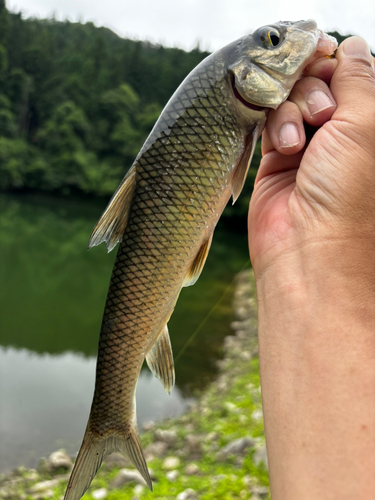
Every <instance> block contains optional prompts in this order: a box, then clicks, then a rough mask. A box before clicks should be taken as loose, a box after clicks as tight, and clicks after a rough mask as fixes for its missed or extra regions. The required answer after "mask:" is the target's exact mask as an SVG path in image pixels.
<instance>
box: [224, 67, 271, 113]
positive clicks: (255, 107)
mask: <svg viewBox="0 0 375 500" xmlns="http://www.w3.org/2000/svg"><path fill="white" fill-rule="evenodd" d="M231 83H232V89H233V94H234V96H235V97H236V99H238V100H239V101H240V102H241V103H242V104H243V105H244V106H246V107H247V108H248V109H251V110H252V111H258V112H260V111H265V110H266V109H268V108H266V107H265V106H258V105H257V104H252V103H251V102H249V101H246V99H244V98H243V97H242V95H241V94H240V93H239V92H238V90H237V89H236V82H235V78H234V74H233V73H232V74H231Z"/></svg>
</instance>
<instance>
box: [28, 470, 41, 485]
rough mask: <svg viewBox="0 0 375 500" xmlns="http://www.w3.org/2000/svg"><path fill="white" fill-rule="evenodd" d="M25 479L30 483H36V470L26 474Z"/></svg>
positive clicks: (37, 475) (37, 476) (37, 477)
mask: <svg viewBox="0 0 375 500" xmlns="http://www.w3.org/2000/svg"><path fill="white" fill-rule="evenodd" d="M26 479H27V480H28V481H30V482H34V481H37V480H38V479H39V474H38V472H37V471H36V469H30V470H29V471H28V473H27V474H26Z"/></svg>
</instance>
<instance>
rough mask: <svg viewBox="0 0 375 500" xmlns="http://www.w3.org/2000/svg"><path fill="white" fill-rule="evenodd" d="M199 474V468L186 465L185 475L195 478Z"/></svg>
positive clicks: (194, 465) (193, 465) (195, 465)
mask: <svg viewBox="0 0 375 500" xmlns="http://www.w3.org/2000/svg"><path fill="white" fill-rule="evenodd" d="M199 473H200V468H199V467H198V465H197V464H188V465H187V466H186V467H185V474H187V475H188V476H197V475H198V474H199Z"/></svg>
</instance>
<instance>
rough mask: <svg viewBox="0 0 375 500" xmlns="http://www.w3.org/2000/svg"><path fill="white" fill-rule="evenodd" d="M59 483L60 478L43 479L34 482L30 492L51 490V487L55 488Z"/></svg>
mask: <svg viewBox="0 0 375 500" xmlns="http://www.w3.org/2000/svg"><path fill="white" fill-rule="evenodd" d="M58 484H59V480H58V479H50V480H49V481H41V482H40V483H36V484H34V486H32V487H31V488H29V489H28V493H30V494H31V495H32V494H33V493H40V492H44V491H46V490H50V489H51V488H55V487H56V486H57V485H58Z"/></svg>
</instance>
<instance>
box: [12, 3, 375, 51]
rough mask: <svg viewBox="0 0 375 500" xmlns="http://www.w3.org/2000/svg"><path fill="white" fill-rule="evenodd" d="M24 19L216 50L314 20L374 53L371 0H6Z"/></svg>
mask: <svg viewBox="0 0 375 500" xmlns="http://www.w3.org/2000/svg"><path fill="white" fill-rule="evenodd" d="M7 6H8V8H9V9H11V10H12V11H17V12H18V11H21V12H22V13H23V15H24V16H25V17H39V18H46V17H52V16H53V15H54V16H55V17H56V19H59V20H65V19H69V20H70V21H81V22H86V21H92V22H94V24H95V25H96V26H106V27H108V28H110V29H112V30H113V31H114V32H115V33H117V34H118V35H120V36H122V37H129V38H134V39H141V40H150V41H152V42H155V43H161V44H163V45H167V46H176V47H181V48H184V49H191V48H194V47H195V46H196V45H197V43H198V42H199V44H200V47H201V49H204V50H210V51H211V50H216V49H219V48H221V47H222V46H224V45H226V44H227V43H229V42H231V41H233V40H235V39H237V38H239V37H240V36H242V35H244V34H246V33H249V32H251V31H253V30H254V29H256V28H259V27H260V26H262V25H264V24H269V23H273V22H276V21H279V20H283V21H296V20H299V19H309V18H310V19H314V20H315V21H317V23H318V26H319V28H321V29H323V30H324V31H334V30H337V31H339V32H340V33H342V34H355V35H361V36H363V37H364V38H365V39H366V40H367V42H368V43H369V44H370V46H371V48H372V50H373V51H374V50H375V0H307V1H306V2H302V1H301V0H278V1H272V2H271V1H270V0H256V1H255V0H133V1H130V0H7Z"/></svg>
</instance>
